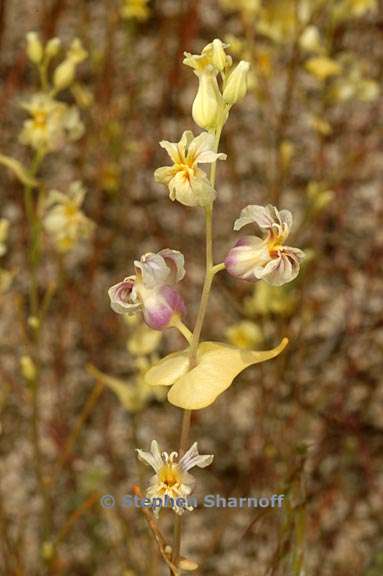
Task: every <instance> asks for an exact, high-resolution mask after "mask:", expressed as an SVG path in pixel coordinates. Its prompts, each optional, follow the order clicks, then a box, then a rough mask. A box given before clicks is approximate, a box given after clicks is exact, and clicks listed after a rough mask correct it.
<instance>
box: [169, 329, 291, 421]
mask: <svg viewBox="0 0 383 576" xmlns="http://www.w3.org/2000/svg"><path fill="white" fill-rule="evenodd" d="M287 343H288V340H287V338H283V340H282V341H281V343H280V344H279V346H277V347H276V348H273V349H272V350H265V351H247V350H239V349H237V348H234V347H233V346H229V345H225V344H220V343H214V342H204V343H203V344H201V346H200V348H199V358H198V365H197V366H196V367H195V368H193V369H192V370H191V371H190V372H187V373H186V374H184V375H183V376H181V377H180V378H178V379H177V381H176V382H175V384H174V385H173V386H172V388H171V389H170V390H169V393H168V400H169V402H170V403H171V404H174V405H175V406H178V407H180V408H185V409H187V410H199V409H201V408H206V407H207V406H210V404H212V403H213V402H214V401H215V400H216V398H217V397H218V396H219V395H220V394H222V392H224V391H225V390H226V389H227V388H229V386H230V385H231V384H232V382H233V380H234V378H235V377H236V376H237V375H238V374H239V373H240V372H242V371H243V370H245V368H247V367H248V366H251V365H252V364H258V363H259V362H265V361H266V360H271V358H275V356H278V354H280V353H281V352H282V350H283V349H284V348H285V347H286V346H287ZM183 354H184V358H185V359H186V360H187V356H186V355H185V353H183ZM168 358H169V357H168ZM173 374H174V372H173ZM173 381H174V380H173Z"/></svg>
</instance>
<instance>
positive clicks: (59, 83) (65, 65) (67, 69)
mask: <svg viewBox="0 0 383 576" xmlns="http://www.w3.org/2000/svg"><path fill="white" fill-rule="evenodd" d="M75 70H76V67H75V64H74V62H73V60H71V59H70V58H68V59H66V60H64V62H62V63H61V64H60V65H59V66H57V68H56V70H55V72H54V75H53V84H54V87H55V88H56V90H64V88H68V86H70V85H71V84H72V82H73V80H74V75H75Z"/></svg>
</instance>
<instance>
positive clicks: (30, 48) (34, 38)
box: [27, 32, 44, 64]
mask: <svg viewBox="0 0 383 576" xmlns="http://www.w3.org/2000/svg"><path fill="white" fill-rule="evenodd" d="M43 54H44V49H43V45H42V44H41V42H40V39H39V36H38V34H37V33H36V32H28V34H27V55H28V58H29V60H31V62H34V63H35V64H40V62H41V60H42V58H43Z"/></svg>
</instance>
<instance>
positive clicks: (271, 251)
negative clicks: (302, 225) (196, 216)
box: [225, 204, 304, 286]
mask: <svg viewBox="0 0 383 576" xmlns="http://www.w3.org/2000/svg"><path fill="white" fill-rule="evenodd" d="M292 222H293V217H292V214H291V212H290V211H289V210H281V211H279V210H278V209H277V208H275V206H272V205H271V204H268V205H267V206H256V205H250V206H247V207H246V208H244V209H243V210H242V212H241V215H240V217H239V218H238V219H237V220H236V221H235V223H234V230H240V229H241V228H242V227H243V226H246V225H247V224H252V223H255V224H257V225H258V226H259V228H261V230H262V231H263V232H264V237H263V238H259V237H258V236H243V237H242V238H240V239H239V240H238V242H237V243H236V245H235V246H234V248H232V249H231V250H230V252H229V253H228V255H227V256H226V259H225V266H226V269H227V271H228V272H229V274H231V275H232V276H236V277H238V278H242V279H243V280H249V281H256V280H265V282H267V283H268V284H271V285H273V286H282V284H286V283H287V282H291V281H292V280H294V278H296V277H297V276H298V273H299V267H300V262H301V261H302V260H303V258H304V253H303V252H302V250H299V249H298V248H292V247H290V246H285V245H284V241H285V240H286V238H287V237H288V235H289V233H290V229H291V226H292Z"/></svg>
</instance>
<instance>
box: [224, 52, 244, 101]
mask: <svg viewBox="0 0 383 576" xmlns="http://www.w3.org/2000/svg"><path fill="white" fill-rule="evenodd" d="M249 70H250V64H249V62H246V61H245V60H241V62H240V63H239V64H238V65H237V67H236V68H235V69H234V70H233V72H232V73H231V74H230V76H229V79H228V81H227V84H226V86H225V90H224V91H223V99H224V101H225V103H226V104H229V105H230V106H232V105H233V104H235V103H236V102H239V100H242V98H244V97H245V96H246V93H247V75H248V72H249Z"/></svg>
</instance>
